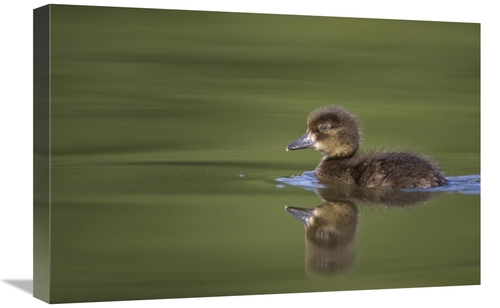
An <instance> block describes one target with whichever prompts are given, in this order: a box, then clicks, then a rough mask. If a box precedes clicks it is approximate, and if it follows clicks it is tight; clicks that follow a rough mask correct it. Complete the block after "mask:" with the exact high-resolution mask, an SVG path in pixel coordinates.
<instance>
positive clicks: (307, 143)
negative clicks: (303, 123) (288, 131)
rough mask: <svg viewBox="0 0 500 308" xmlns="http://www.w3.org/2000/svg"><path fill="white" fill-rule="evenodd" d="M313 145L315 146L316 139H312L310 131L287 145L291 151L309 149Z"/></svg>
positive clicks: (287, 148)
mask: <svg viewBox="0 0 500 308" xmlns="http://www.w3.org/2000/svg"><path fill="white" fill-rule="evenodd" d="M312 147H314V141H312V140H311V135H310V134H309V132H307V133H305V134H304V135H302V136H300V138H299V139H297V140H295V141H294V142H292V143H290V144H289V145H288V146H287V147H286V150H287V151H291V150H300V149H309V148H312Z"/></svg>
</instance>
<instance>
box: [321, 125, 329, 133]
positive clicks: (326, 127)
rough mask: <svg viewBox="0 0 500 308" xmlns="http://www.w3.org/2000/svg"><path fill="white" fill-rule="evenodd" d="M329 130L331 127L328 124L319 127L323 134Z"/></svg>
mask: <svg viewBox="0 0 500 308" xmlns="http://www.w3.org/2000/svg"><path fill="white" fill-rule="evenodd" d="M329 128H330V125H328V124H321V125H320V126H319V130H320V131H322V132H324V131H326V130H328V129H329Z"/></svg>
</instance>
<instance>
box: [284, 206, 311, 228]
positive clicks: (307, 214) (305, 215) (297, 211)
mask: <svg viewBox="0 0 500 308" xmlns="http://www.w3.org/2000/svg"><path fill="white" fill-rule="evenodd" d="M285 210H286V211H287V212H288V213H290V214H291V215H292V216H293V217H295V218H297V219H298V220H299V221H300V222H302V223H303V224H304V225H306V226H307V225H308V222H309V218H311V217H312V216H314V211H313V210H312V209H302V208H300V207H292V206H286V205H285Z"/></svg>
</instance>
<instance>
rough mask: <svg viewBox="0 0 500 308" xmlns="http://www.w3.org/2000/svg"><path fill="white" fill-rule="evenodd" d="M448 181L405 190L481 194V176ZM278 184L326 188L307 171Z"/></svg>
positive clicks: (312, 172)
mask: <svg viewBox="0 0 500 308" xmlns="http://www.w3.org/2000/svg"><path fill="white" fill-rule="evenodd" d="M446 180H447V181H448V184H447V185H444V186H440V187H432V188H411V189H404V190H407V191H436V192H437V191H440V192H449V193H460V194H472V195H478V194H480V193H481V176H480V175H478V174H474V175H462V176H448V177H446ZM276 181H277V182H280V183H282V184H278V185H276V187H277V188H284V187H286V185H288V186H294V187H301V188H303V189H307V190H315V189H316V188H322V187H325V186H324V185H323V184H321V183H320V182H319V181H318V178H317V177H316V175H315V174H314V171H306V172H304V173H302V174H301V175H293V176H291V177H288V178H277V179H276Z"/></svg>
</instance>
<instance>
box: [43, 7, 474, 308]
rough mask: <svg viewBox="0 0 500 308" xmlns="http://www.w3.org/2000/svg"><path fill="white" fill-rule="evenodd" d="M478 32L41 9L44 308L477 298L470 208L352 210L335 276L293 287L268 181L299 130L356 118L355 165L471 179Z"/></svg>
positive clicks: (286, 228) (292, 235)
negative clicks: (365, 157)
mask: <svg viewBox="0 0 500 308" xmlns="http://www.w3.org/2000/svg"><path fill="white" fill-rule="evenodd" d="M479 60H480V50H479V25H478V24H466V23H439V22H416V21H389V20H370V19H349V18H325V17H301V16H277V15H257V14H232V13H208V12H185V11H168V10H137V9H112V8H94V7H72V6H52V9H51V164H52V169H51V187H52V191H51V197H52V205H51V222H52V227H51V252H52V254H51V287H52V290H51V301H53V302H68V301H98V300H121V299H140V298H168V297H191V296H214V295H237V294H262V293H287V292H304V291H332V290H352V289H378V288H396V287H418V286H443V285H470V284H479V283H480V254H479V253H480V252H479V244H480V241H479V239H480V218H479V216H480V196H479V195H477V194H475V195H467V194H460V193H444V194H439V195H436V196H434V197H433V198H432V200H429V201H427V202H425V203H423V204H420V205H416V206H410V207H405V208H401V207H389V206H384V205H375V206H374V205H372V206H367V205H364V204H355V206H356V210H357V215H358V221H357V231H356V233H355V237H354V241H353V243H352V247H351V248H352V249H353V251H354V252H353V254H354V257H353V258H352V265H351V266H350V267H349V269H348V270H346V271H345V272H343V273H342V274H339V275H328V276H326V277H323V276H322V277H318V276H321V275H312V274H311V272H310V271H309V270H308V267H307V265H306V259H307V258H306V257H307V255H308V250H307V249H308V245H307V242H306V241H305V229H304V226H303V225H302V224H301V223H300V222H299V221H298V220H297V219H295V218H294V217H292V216H291V215H290V214H289V213H287V212H286V211H285V209H284V207H285V205H288V206H297V207H303V208H313V207H315V206H317V205H319V204H322V202H323V200H322V199H321V198H320V197H319V196H318V195H316V194H315V193H314V191H311V190H306V189H303V188H300V187H293V186H285V187H282V188H280V187H279V185H278V184H279V183H278V182H276V180H275V179H276V178H279V177H290V176H292V175H298V174H301V173H302V172H304V171H311V170H313V169H314V168H315V167H316V165H317V163H318V161H319V159H320V158H321V156H320V154H319V153H317V152H315V151H313V150H304V151H299V152H285V146H286V145H288V144H289V143H290V142H291V141H293V140H295V139H296V138H297V137H299V136H300V135H302V134H303V133H304V131H305V129H306V125H305V121H306V117H307V114H308V113H309V112H310V111H311V110H312V109H315V108H316V107H319V106H323V105H328V104H339V105H342V106H344V107H345V108H347V109H348V110H350V111H351V112H353V113H355V114H357V115H358V116H359V118H360V119H361V121H362V126H363V128H364V143H363V146H362V149H363V150H364V149H369V148H372V147H377V146H384V147H388V148H395V147H400V148H404V149H418V150H419V151H420V152H422V153H425V154H427V155H430V156H432V157H433V158H434V159H435V160H437V161H438V162H439V164H440V167H441V168H442V169H443V170H444V171H445V173H446V175H448V176H461V175H471V174H479V173H480V138H479V136H480V131H479V124H480V101H479V99H480V95H479V93H480V92H479V90H480V83H479V73H480V72H479V62H480V61H479Z"/></svg>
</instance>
